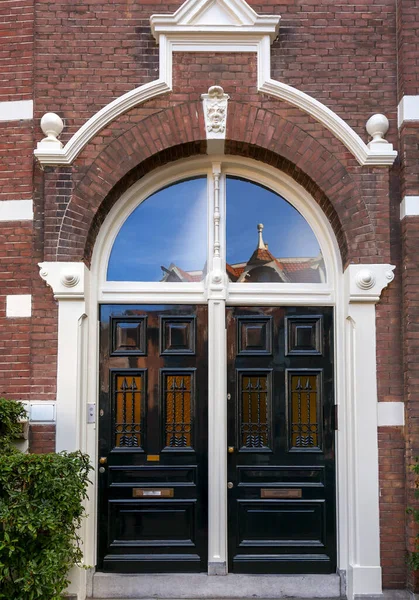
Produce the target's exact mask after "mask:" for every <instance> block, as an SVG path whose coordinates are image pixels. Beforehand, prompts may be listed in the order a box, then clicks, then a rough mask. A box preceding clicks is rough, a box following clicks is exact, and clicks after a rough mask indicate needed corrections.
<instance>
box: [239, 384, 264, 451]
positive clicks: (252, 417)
mask: <svg viewBox="0 0 419 600" xmlns="http://www.w3.org/2000/svg"><path fill="white" fill-rule="evenodd" d="M268 394H269V390H268V378H267V376H266V375H251V376H250V375H242V376H241V385H240V395H241V398H240V402H241V431H240V436H241V438H240V445H241V447H244V448H266V447H268V446H269V444H268V439H269V430H270V423H269V409H268V406H269V397H268Z"/></svg>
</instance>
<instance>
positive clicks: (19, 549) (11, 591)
mask: <svg viewBox="0 0 419 600" xmlns="http://www.w3.org/2000/svg"><path fill="white" fill-rule="evenodd" d="M19 406H20V405H19V404H18V403H15V402H10V401H7V400H3V399H2V400H1V401H0V432H1V434H0V448H1V451H0V598H5V599H6V598H7V600H58V599H59V598H60V597H61V596H60V594H61V592H63V591H64V590H65V588H66V587H67V585H68V583H69V581H68V579H67V574H68V571H69V570H70V568H71V567H72V566H73V565H74V564H77V563H80V562H81V560H82V552H81V549H80V544H79V542H80V538H79V535H78V531H79V528H80V526H81V522H82V518H83V517H84V516H85V511H84V508H83V500H84V499H85V498H87V495H86V490H87V485H88V483H89V479H88V477H89V471H90V470H91V466H90V465H89V459H88V456H87V455H85V454H82V453H80V452H73V453H70V454H67V453H65V452H62V453H60V454H23V453H22V452H19V451H17V450H16V449H15V448H13V445H12V440H13V439H14V438H15V435H16V433H18V432H19V431H20V426H18V425H17V423H18V420H19V419H20V418H21V417H22V413H21V411H20V409H19ZM18 428H19V429H18Z"/></svg>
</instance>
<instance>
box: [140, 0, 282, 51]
mask: <svg viewBox="0 0 419 600" xmlns="http://www.w3.org/2000/svg"><path fill="white" fill-rule="evenodd" d="M280 18H281V17H279V16H278V15H258V14H257V13H256V12H255V11H254V10H253V9H252V8H251V7H250V6H249V5H248V4H247V2H245V1H244V0H215V2H214V0H186V2H184V3H183V4H182V6H181V7H180V8H178V10H177V11H176V12H174V13H173V14H172V15H167V14H166V15H152V16H151V17H150V24H151V32H152V34H153V35H154V37H155V38H156V40H157V43H158V42H159V37H160V36H161V35H162V34H164V35H177V34H179V33H182V34H192V35H197V34H198V35H199V34H202V33H211V34H219V35H224V36H226V37H228V36H231V35H232V36H235V35H237V31H238V28H239V33H241V34H247V33H253V34H258V35H268V36H269V38H270V41H271V42H273V41H274V39H275V38H276V37H277V35H278V28H279V21H280Z"/></svg>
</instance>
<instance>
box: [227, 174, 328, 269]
mask: <svg viewBox="0 0 419 600" xmlns="http://www.w3.org/2000/svg"><path fill="white" fill-rule="evenodd" d="M258 223H263V225H264V229H263V240H264V242H265V243H268V245H269V250H270V252H272V254H273V255H274V256H276V257H277V258H278V257H279V258H286V257H315V256H318V255H319V253H320V248H319V244H318V242H317V239H316V236H315V235H314V233H313V232H312V230H311V228H310V226H309V225H308V224H307V222H306V220H305V219H304V218H303V217H302V216H301V215H300V213H299V212H298V211H297V210H296V209H295V208H294V207H293V206H291V205H290V204H288V202H286V201H285V200H283V199H282V198H281V197H280V196H278V195H277V194H275V193H274V192H271V191H270V190H267V189H266V188H263V187H261V186H259V185H256V184H254V183H251V182H249V181H243V180H240V179H233V178H231V177H228V178H227V262H228V263H230V264H234V263H239V262H247V261H248V260H249V258H250V257H251V255H252V253H253V251H254V250H255V248H256V246H257V242H258V232H257V224H258Z"/></svg>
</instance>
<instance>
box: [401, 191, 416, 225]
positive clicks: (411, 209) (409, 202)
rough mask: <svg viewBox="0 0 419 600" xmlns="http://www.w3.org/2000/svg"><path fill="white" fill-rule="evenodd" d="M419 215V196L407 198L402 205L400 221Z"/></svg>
mask: <svg viewBox="0 0 419 600" xmlns="http://www.w3.org/2000/svg"><path fill="white" fill-rule="evenodd" d="M418 215H419V196H405V197H404V198H403V200H402V201H401V204H400V220H401V221H402V220H403V219H404V218H405V217H417V216H418Z"/></svg>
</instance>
